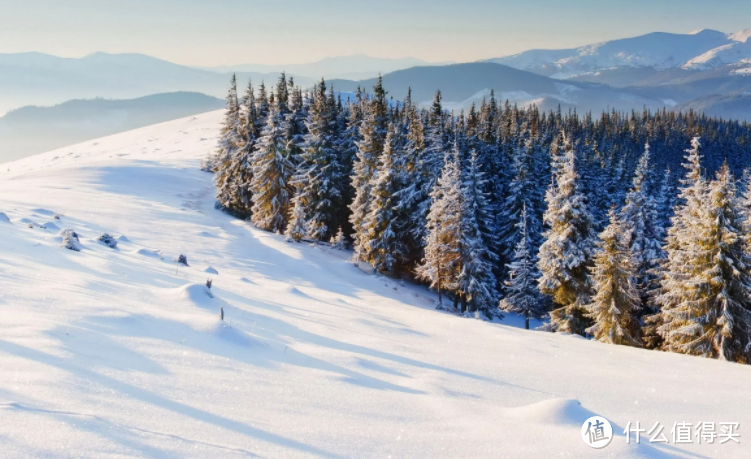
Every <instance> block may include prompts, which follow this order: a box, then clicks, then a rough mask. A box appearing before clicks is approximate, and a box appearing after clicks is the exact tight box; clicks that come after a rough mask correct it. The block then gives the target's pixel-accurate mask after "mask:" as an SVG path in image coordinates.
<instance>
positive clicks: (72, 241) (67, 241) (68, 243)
mask: <svg viewBox="0 0 751 459" xmlns="http://www.w3.org/2000/svg"><path fill="white" fill-rule="evenodd" d="M60 236H62V238H63V240H62V243H61V244H60V245H61V246H62V247H64V248H66V249H68V250H75V251H76V252H80V251H81V245H80V241H79V240H78V234H77V233H76V232H75V231H73V230H72V229H64V230H62V231H60Z"/></svg>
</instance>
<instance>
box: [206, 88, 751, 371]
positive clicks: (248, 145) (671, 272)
mask: <svg viewBox="0 0 751 459" xmlns="http://www.w3.org/2000/svg"><path fill="white" fill-rule="evenodd" d="M749 165H751V125H749V124H747V123H743V124H741V123H738V122H734V121H725V120H720V119H713V118H707V117H705V116H703V115H699V114H696V113H675V112H672V111H660V112H658V113H650V112H647V111H644V112H643V113H638V112H632V113H627V114H624V113H616V112H604V113H602V114H601V115H600V116H599V117H597V118H595V117H593V116H592V115H591V114H589V113H588V114H584V115H579V114H577V113H576V112H568V113H561V111H560V109H559V110H558V111H557V112H550V113H540V112H539V111H538V110H537V108H535V107H534V106H532V107H530V108H519V107H517V106H515V105H510V104H509V103H508V102H505V103H503V102H501V101H497V100H496V99H495V97H494V95H493V92H491V93H490V95H489V97H488V98H487V100H483V102H482V103H481V104H480V106H479V107H476V106H472V107H471V108H469V109H468V110H467V111H466V112H464V111H462V112H460V113H449V112H447V111H446V110H444V109H443V107H442V105H441V94H440V92H437V93H436V95H435V97H434V99H433V101H432V104H431V105H430V107H429V108H427V109H423V108H418V106H417V105H416V103H415V102H414V101H413V100H412V99H411V94H406V95H405V98H404V100H403V101H397V100H395V99H393V98H390V97H388V96H387V93H386V91H385V90H384V88H383V87H382V85H381V82H380V80H379V81H378V83H377V84H376V85H375V87H374V88H372V92H370V93H366V92H364V91H360V90H358V91H357V93H356V94H351V95H349V96H346V95H343V94H338V93H336V92H335V91H334V89H333V88H331V87H328V88H327V86H326V84H325V82H324V81H321V82H320V83H319V84H317V85H316V86H315V87H314V88H312V89H309V90H305V89H303V88H301V87H299V86H295V85H294V82H293V80H292V79H289V80H288V79H287V78H286V77H285V76H284V75H282V76H281V77H280V79H279V81H278V82H277V84H276V86H274V87H273V88H270V89H267V88H266V87H265V86H264V84H263V83H262V84H261V85H260V87H259V88H258V89H257V90H256V88H254V87H253V86H252V85H251V84H249V85H248V87H247V89H246V91H245V94H244V96H243V97H239V96H238V91H237V87H236V81H235V78H234V77H233V79H232V82H231V88H230V91H229V95H228V97H227V112H226V116H225V119H224V125H223V127H222V131H221V140H220V143H219V149H218V151H217V152H216V153H215V154H212V155H211V156H210V157H209V158H208V159H207V161H206V163H205V164H204V165H203V167H204V168H205V169H206V170H208V171H213V172H214V173H215V183H216V188H217V194H216V196H217V206H218V207H220V208H222V209H223V210H225V211H226V212H229V213H231V214H233V215H235V216H237V217H239V218H243V219H248V220H250V221H251V222H252V223H253V224H254V225H255V226H257V227H258V228H261V229H264V230H268V231H274V232H278V233H284V234H285V235H286V236H287V239H288V240H289V241H300V240H302V239H303V238H305V239H309V240H316V241H330V242H331V243H332V244H334V245H336V246H337V247H344V246H351V247H352V248H353V249H354V258H355V260H356V261H358V260H359V261H367V262H369V263H370V264H372V266H373V267H374V268H375V269H376V270H378V271H380V272H382V273H384V274H388V275H392V276H410V277H412V278H414V279H415V280H418V281H423V282H425V283H427V284H428V285H429V286H430V287H431V288H432V289H434V290H436V291H437V292H438V295H439V299H440V300H439V303H440V304H441V305H443V303H444V301H446V300H447V299H448V302H450V303H453V308H455V309H456V310H458V311H461V312H463V313H464V314H466V315H473V316H476V317H485V318H492V317H499V318H502V317H503V312H504V311H510V312H514V313H518V314H521V315H523V316H524V317H526V319H527V326H529V320H530V319H533V318H534V319H542V318H546V317H549V321H548V322H547V323H546V325H545V326H544V328H546V329H549V330H551V331H565V332H568V333H576V334H580V335H584V336H592V337H593V338H594V339H597V340H600V341H603V342H608V343H613V344H623V345H630V346H637V347H646V348H651V349H661V350H666V351H673V352H680V353H686V354H694V355H701V356H706V357H713V358H720V359H726V360H730V361H736V362H744V363H749V362H751V247H750V246H749V244H751V231H750V230H751V218H749V217H750V215H749V214H751V186H749V181H751V178H750V174H749V173H748V171H747V170H746V168H747V167H748V166H749ZM439 307H445V308H451V306H449V305H446V306H439Z"/></svg>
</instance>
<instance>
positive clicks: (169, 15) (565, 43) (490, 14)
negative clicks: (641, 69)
mask: <svg viewBox="0 0 751 459" xmlns="http://www.w3.org/2000/svg"><path fill="white" fill-rule="evenodd" d="M700 28H711V29H716V30H721V31H724V32H734V31H738V30H742V29H747V28H751V1H749V0H615V1H613V0H515V1H508V0H369V1H360V0H318V1H315V0H283V1H279V0H266V1H262V2H259V1H255V0H0V53H10V52H23V51H40V52H46V53H50V54H56V55H60V56H66V57H80V56H83V55H86V54H89V53H91V52H94V51H106V52H112V53H121V52H139V53H144V54H149V55H152V56H156V57H159V58H163V59H167V60H170V61H173V62H178V63H181V64H187V65H205V66H209V65H225V64H226V65H229V64H239V63H261V64H287V63H302V62H310V61H314V60H318V59H320V58H323V57H326V56H339V55H347V54H355V53H365V54H369V55H373V56H381V57H407V56H413V57H419V58H422V59H426V60H429V61H443V60H454V61H472V60H477V59H482V58H490V57H499V56H503V55H507V54H512V53H516V52H520V51H524V50H527V49H531V48H566V47H574V46H579V45H584V44H588V43H593V42H598V41H604V40H610V39H614V38H624V37H629V36H635V35H640V34H643V33H648V32H652V31H666V32H680V33H685V32H690V31H692V30H695V29H700Z"/></svg>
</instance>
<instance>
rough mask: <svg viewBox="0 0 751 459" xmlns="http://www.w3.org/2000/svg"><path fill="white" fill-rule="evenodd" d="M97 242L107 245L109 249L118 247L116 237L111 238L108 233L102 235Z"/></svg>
mask: <svg viewBox="0 0 751 459" xmlns="http://www.w3.org/2000/svg"><path fill="white" fill-rule="evenodd" d="M97 241H99V242H101V243H102V244H104V245H106V246H107V247H109V248H111V249H114V248H116V247H117V241H116V240H115V238H114V237H112V236H110V235H109V234H107V233H104V234H102V235H101V236H99V238H97Z"/></svg>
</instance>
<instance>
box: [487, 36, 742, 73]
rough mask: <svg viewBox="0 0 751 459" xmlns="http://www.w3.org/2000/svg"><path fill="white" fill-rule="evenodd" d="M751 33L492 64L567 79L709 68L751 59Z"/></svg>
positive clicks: (621, 42) (609, 45) (625, 43)
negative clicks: (621, 71) (626, 70)
mask: <svg viewBox="0 0 751 459" xmlns="http://www.w3.org/2000/svg"><path fill="white" fill-rule="evenodd" d="M749 37H751V29H749V30H745V31H741V32H737V33H731V34H726V33H723V32H720V31H717V30H712V29H700V30H696V31H693V32H691V33H687V34H678V33H668V32H652V33H649V34H645V35H640V36H637V37H631V38H622V39H617V40H611V41H606V42H601V43H595V44H590V45H585V46H581V47H579V48H572V49H559V50H531V51H526V52H523V53H519V54H516V55H513V56H507V57H502V58H496V59H489V61H490V62H495V63H498V64H505V65H509V66H511V67H515V68H518V69H520V70H528V71H531V72H535V73H538V74H541V75H546V76H551V77H553V78H559V79H566V78H571V77H576V76H580V75H585V74H591V73H594V72H598V71H601V70H605V69H613V68H628V67H630V68H649V67H651V68H654V69H657V70H665V69H674V68H684V69H708V68H715V67H719V66H723V65H729V64H734V63H738V62H745V61H746V60H748V59H751V45H749V46H746V43H747V42H748V43H751V41H748V38H749Z"/></svg>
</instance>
